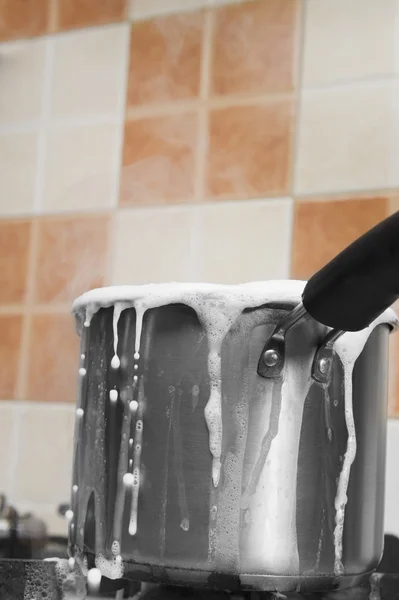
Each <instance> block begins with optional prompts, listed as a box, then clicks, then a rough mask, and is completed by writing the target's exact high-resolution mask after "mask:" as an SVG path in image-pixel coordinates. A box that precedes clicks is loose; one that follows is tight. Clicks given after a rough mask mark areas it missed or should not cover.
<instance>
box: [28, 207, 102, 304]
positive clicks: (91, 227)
mask: <svg viewBox="0 0 399 600" xmlns="http://www.w3.org/2000/svg"><path fill="white" fill-rule="evenodd" d="M108 229H109V217H108V216H104V215H92V216H84V217H81V216H79V217H62V218H56V217H55V218H44V219H42V220H40V221H39V225H38V259H37V265H36V272H35V284H34V301H35V302H37V303H47V302H50V303H51V302H70V301H71V300H72V299H73V298H74V297H75V296H77V295H79V294H81V293H82V292H83V291H85V290H87V289H89V288H93V287H98V286H101V285H103V283H104V278H105V269H106V264H107V260H108Z"/></svg>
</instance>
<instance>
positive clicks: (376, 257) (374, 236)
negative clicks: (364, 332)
mask: <svg viewBox="0 0 399 600" xmlns="http://www.w3.org/2000/svg"><path fill="white" fill-rule="evenodd" d="M398 297H399V211H397V212H396V213H394V214H393V215H392V216H390V217H388V218H387V219H385V220H384V221H382V222H381V223H379V224H378V225H376V226H375V227H373V229H370V230H369V231H368V232H367V233H365V234H364V235H363V236H362V237H360V238H358V239H357V240H356V241H354V242H353V243H352V244H351V245H350V246H348V247H347V248H345V250H343V251H342V252H341V253H340V254H338V256H336V257H335V258H333V260H332V261H331V262H329V263H328V264H327V265H326V266H325V267H323V268H322V269H320V271H318V272H317V273H316V274H315V275H313V277H311V278H310V280H309V281H308V283H307V284H306V286H305V289H304V291H303V294H302V303H301V304H299V305H298V306H297V307H296V309H294V311H293V312H292V313H290V315H289V316H288V318H286V319H285V320H284V321H283V322H282V323H279V324H278V325H277V327H276V328H275V330H274V332H273V334H272V335H271V337H270V338H269V339H268V340H267V342H266V344H265V346H264V348H263V350H262V353H261V356H260V359H259V363H258V374H259V375H261V376H262V377H272V378H275V377H279V376H280V375H281V372H282V368H283V364H284V358H285V343H284V342H285V339H284V338H285V333H286V331H287V330H288V329H289V328H290V327H293V326H294V325H295V324H296V323H297V322H298V320H299V319H300V318H303V317H306V315H310V316H311V317H313V319H315V320H316V321H318V322H319V323H322V324H323V325H326V326H328V327H331V328H332V331H331V332H330V333H329V334H328V336H327V338H326V340H325V341H324V342H323V344H322V345H321V346H320V348H319V350H318V352H317V353H316V356H315V361H314V364H313V369H312V372H313V377H314V378H315V379H317V380H318V381H320V382H324V381H325V380H326V379H327V378H328V375H329V370H330V365H331V357H332V351H333V344H334V342H335V341H336V339H337V338H338V337H339V336H340V335H342V333H343V332H345V331H360V330H361V329H364V328H365V327H368V325H370V323H371V322H372V321H374V319H376V318H377V317H378V316H379V315H380V314H381V313H382V312H384V310H385V309H386V308H388V307H389V306H390V305H391V304H393V303H394V302H395V300H396V299H397V298H398ZM293 316H294V317H295V318H293Z"/></svg>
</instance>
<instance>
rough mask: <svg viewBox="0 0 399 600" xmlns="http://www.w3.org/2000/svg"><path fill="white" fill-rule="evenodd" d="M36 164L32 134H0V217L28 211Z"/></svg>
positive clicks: (35, 148)
mask: <svg viewBox="0 0 399 600" xmlns="http://www.w3.org/2000/svg"><path fill="white" fill-rule="evenodd" d="M0 71H1V69H0ZM36 161H37V134H36V133H8V134H7V133H4V134H0V190H1V195H0V215H12V214H26V213H31V212H32V207H33V201H34V193H35V178H36Z"/></svg>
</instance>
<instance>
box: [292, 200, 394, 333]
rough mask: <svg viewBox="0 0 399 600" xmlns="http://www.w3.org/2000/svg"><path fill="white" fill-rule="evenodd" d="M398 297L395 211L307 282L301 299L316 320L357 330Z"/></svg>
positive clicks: (336, 326) (347, 329)
mask: <svg viewBox="0 0 399 600" xmlns="http://www.w3.org/2000/svg"><path fill="white" fill-rule="evenodd" d="M398 297H399V211H397V212H396V213H395V214H393V215H392V216H391V217H388V219H385V220H384V221H382V222H381V223H379V224H378V225H376V226H375V227H373V229H370V231H368V232H367V233H365V234H364V235H363V236H362V237H360V238H359V239H357V240H356V241H355V242H353V243H352V244H351V245H350V246H348V247H347V248H346V249H345V250H343V251H342V252H341V253H340V254H338V256H336V257H335V258H334V259H333V260H332V261H331V262H329V263H328V264H327V265H326V266H325V267H323V268H322V269H321V270H320V271H318V272H317V273H316V274H315V275H313V277H311V279H309V281H308V283H307V285H306V287H305V290H304V292H303V295H302V302H303V305H304V307H305V309H306V311H307V312H308V313H309V314H310V315H311V316H312V317H313V318H314V319H316V321H319V322H320V323H323V324H324V325H327V326H329V327H333V328H335V329H341V330H343V331H360V330H361V329H364V328H365V327H367V326H368V325H370V323H371V322H372V321H373V320H374V319H376V318H377V317H378V316H379V315H380V314H381V313H382V312H383V311H384V310H385V309H386V308H388V307H389V306H391V304H393V303H394V302H395V300H396V299H397V298H398Z"/></svg>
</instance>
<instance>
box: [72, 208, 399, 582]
mask: <svg viewBox="0 0 399 600" xmlns="http://www.w3.org/2000/svg"><path fill="white" fill-rule="evenodd" d="M398 214H399V213H398ZM397 221H398V219H397V220H396V221H395V227H397V225H398V223H397ZM387 231H388V229H387V226H385V229H384V231H383V232H382V233H381V232H380V233H379V235H380V236H381V235H383V237H384V239H385V241H386V240H387V239H388V237H389V236H388V235H387ZM398 231H399V229H398V228H396V233H397V232H398ZM377 233H378V232H377ZM373 239H374V238H373ZM355 251H357V250H356V248H355ZM364 254H365V253H364V251H363V253H362V255H363V256H364ZM346 262H348V261H347V260H346ZM368 264H369V265H370V261H369V263H368ZM353 271H354V269H353V265H350V274H353ZM358 272H359V269H358ZM317 275H318V276H319V275H320V274H317ZM315 278H316V279H313V281H312V280H311V281H310V282H309V283H308V284H307V286H306V287H305V291H303V288H304V284H300V283H296V284H295V283H293V282H291V288H292V290H294V292H293V293H291V296H290V297H287V294H282V296H281V299H279V298H278V294H277V295H276V294H275V295H274V297H273V298H272V300H270V297H269V300H266V301H264V302H261V301H259V302H258V303H254V302H251V303H249V305H248V307H247V308H246V309H245V310H242V311H239V313H238V314H237V316H236V318H235V319H234V320H233V322H232V323H231V324H230V326H229V327H228V328H227V333H226V334H225V335H224V336H223V341H222V343H221V345H220V347H219V350H218V352H216V353H215V356H216V357H218V358H219V359H220V365H219V366H220V372H219V379H218V381H219V384H220V386H219V391H220V388H221V414H220V425H221V426H222V432H223V434H222V438H221V439H222V445H221V454H220V456H219V455H218V453H217V451H216V450H215V447H216V446H215V445H214V444H212V439H211V444H210V431H211V427H210V423H209V418H208V422H207V420H206V418H205V417H206V415H207V405H208V403H210V402H211V400H212V397H213V394H214V393H216V392H215V389H214V386H215V380H214V379H212V376H211V375H212V369H211V366H212V360H210V355H212V352H211V354H210V349H211V346H212V345H211V342H210V336H209V330H208V331H206V330H205V329H204V326H203V320H201V318H199V316H198V314H197V313H196V311H194V310H193V308H192V307H191V306H189V303H188V304H186V303H176V302H173V301H172V302H165V303H163V304H162V303H159V304H158V305H156V306H154V305H153V307H152V308H151V306H149V307H148V310H146V311H145V312H144V311H143V310H142V307H143V304H142V299H143V295H144V296H145V288H143V290H142V292H140V293H138V292H137V289H136V290H129V288H121V290H119V291H118V290H117V291H115V293H114V295H113V296H112V295H111V296H108V298H106V299H105V300H104V301H103V302H100V301H99V300H98V298H100V297H101V294H100V296H99V295H98V293H97V296H96V292H94V295H92V296H90V293H89V294H88V295H86V296H85V297H83V298H82V299H81V300H79V301H78V302H77V304H76V305H75V313H76V314H77V317H78V325H79V327H78V329H79V331H80V332H81V334H82V344H81V365H80V371H79V372H80V391H79V396H78V407H77V422H76V435H75V457H74V471H73V488H72V511H73V513H72V514H73V517H72V520H71V523H70V552H71V554H72V555H74V556H76V557H77V558H78V559H79V560H80V562H81V563H82V564H83V566H84V567H85V568H88V569H90V568H91V567H93V566H94V565H96V566H97V567H98V568H100V570H101V571H102V573H103V575H105V576H108V577H110V578H114V577H120V576H122V575H123V576H125V577H132V578H138V579H141V580H143V581H159V582H163V583H174V584H187V585H202V586H206V587H211V588H212V587H213V588H221V589H229V590H234V589H258V590H279V591H288V590H293V589H301V590H310V589H318V590H320V589H330V588H334V587H341V586H350V585H353V584H355V583H357V582H358V581H359V579H360V578H361V577H362V576H364V575H365V574H368V573H370V572H371V571H372V570H373V569H374V568H375V567H376V566H377V564H378V562H379V560H380V558H381V555H382V550H383V506H384V474H385V468H384V467H385V442H386V406H387V402H386V398H387V366H388V334H389V331H390V329H392V328H393V326H394V324H395V319H394V317H393V316H392V314H389V315H388V314H385V315H384V316H382V317H380V318H379V319H377V321H374V323H373V324H372V325H370V327H369V328H368V329H364V327H366V326H368V325H369V323H370V322H371V320H372V319H373V318H375V317H378V315H379V314H381V313H382V311H383V310H384V309H385V308H386V306H387V305H388V304H389V303H390V301H391V300H392V293H391V294H390V295H389V298H388V297H387V294H385V296H384V298H383V299H382V296H381V297H380V299H379V302H376V301H375V297H374V300H373V302H371V304H370V302H369V304H370V306H368V307H367V306H365V305H366V304H367V302H366V301H365V302H363V304H362V306H361V307H358V311H357V312H356V311H355V308H356V307H354V305H353V303H352V309H351V310H352V312H353V311H355V312H354V313H353V314H355V317H356V318H355V317H354V320H356V319H358V322H357V325H356V327H354V329H356V330H359V329H362V331H360V333H345V334H344V335H342V333H343V332H342V329H343V328H342V327H340V325H341V323H342V319H343V320H345V319H346V318H349V321H350V319H351V316H350V315H349V312H350V311H349V312H348V311H345V310H343V309H342V306H343V304H342V299H341V309H342V310H341V311H339V310H338V316H337V314H336V308H337V307H336V304H334V303H333V309H334V310H331V307H330V309H329V314H328V315H327V316H326V311H325V310H324V312H323V307H322V308H321V309H320V304H318V303H317V302H316V300H317V297H321V298H323V292H325V290H326V287H325V286H324V287H323V285H321V284H320V277H318V278H317V277H316V276H315ZM322 279H323V278H322ZM326 279H327V280H328V283H330V279H329V278H324V281H325V280H326ZM342 281H343V279H342V269H341V278H340V279H339V282H338V283H339V285H341V286H342V285H343V284H342ZM280 285H281V288H282V289H284V288H285V287H287V285H288V284H287V282H281V284H280ZM339 285H337V286H336V287H335V289H337V288H339ZM295 286H296V287H295ZM327 287H328V286H327ZM343 287H345V286H343ZM294 288H295V289H294ZM315 288H318V289H316V292H317V293H316V292H315ZM226 289H227V288H226ZM273 289H276V284H274V288H273ZM295 290H296V291H295ZM306 290H310V292H309V294H306ZM320 290H321V291H320ZM244 292H245V290H244ZM129 294H130V295H129ZM140 294H141V295H140ZM301 295H302V302H303V305H302V304H300V302H301ZM397 295H399V291H398V294H397ZM244 296H245V293H244ZM267 296H268V295H267V294H266V296H265V298H267ZM138 297H139V298H141V299H140V302H137V298H138ZM129 298H130V299H131V302H130V303H129V302H128V300H129ZM134 298H136V300H135V299H134ZM228 298H229V296H228V294H227V295H226V291H225V292H224V295H223V302H224V303H226V302H228ZM202 300H203V302H205V304H206V303H208V305H209V304H212V303H215V304H216V305H217V304H218V302H220V295H218V293H217V292H212V290H210V291H209V290H208V291H207V292H206V293H204V294H203V298H202ZM326 304H327V303H326V302H325V303H324V306H325V305H326ZM304 307H306V309H307V312H305V308H304ZM367 308H368V310H366V309H367ZM122 309H123V310H122ZM85 311H86V312H85ZM359 311H360V312H362V311H363V312H362V318H361V319H360V320H359V314H358V313H359ZM315 312H318V318H317V320H315V319H314V318H312V316H310V315H313V313H315ZM327 312H328V311H327ZM340 312H341V317H342V318H341V317H340V316H339V313H340ZM308 313H310V314H308ZM333 313H334V314H333ZM85 315H86V316H85ZM82 318H83V319H84V318H86V319H87V322H86V325H88V326H87V327H84V326H83V321H82ZM340 319H341V320H340ZM323 322H324V324H322V323H323ZM330 324H331V325H330ZM329 325H330V327H334V329H333V330H331V329H330V327H329ZM345 325H347V323H346V322H345ZM345 328H346V329H349V327H345ZM137 339H139V340H140V339H141V344H140V348H139V349H140V360H138V358H137V357H138V354H137ZM359 340H360V341H359ZM354 347H356V349H357V352H356V353H355V355H353V352H352V350H353V348H354ZM351 352H352V354H351ZM351 355H352V359H353V360H352V363H351V365H349V366H348V364H349V363H348V357H350V356H351ZM215 356H214V357H213V358H215ZM115 357H117V358H118V360H119V363H118V364H117V365H115V363H113V361H115ZM352 367H353V370H352ZM210 399H211V400H210ZM204 415H205V416H204ZM208 417H209V415H208ZM212 426H213V427H214V425H212ZM211 438H212V436H211ZM213 442H215V439H213ZM356 445H357V448H356V447H355V446H356ZM219 459H220V460H219ZM218 461H219V462H220V464H219V467H220V470H219V471H218V470H217V469H216V470H217V473H218V475H217V476H215V465H216V467H217V465H218ZM219 472H220V476H219Z"/></svg>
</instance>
